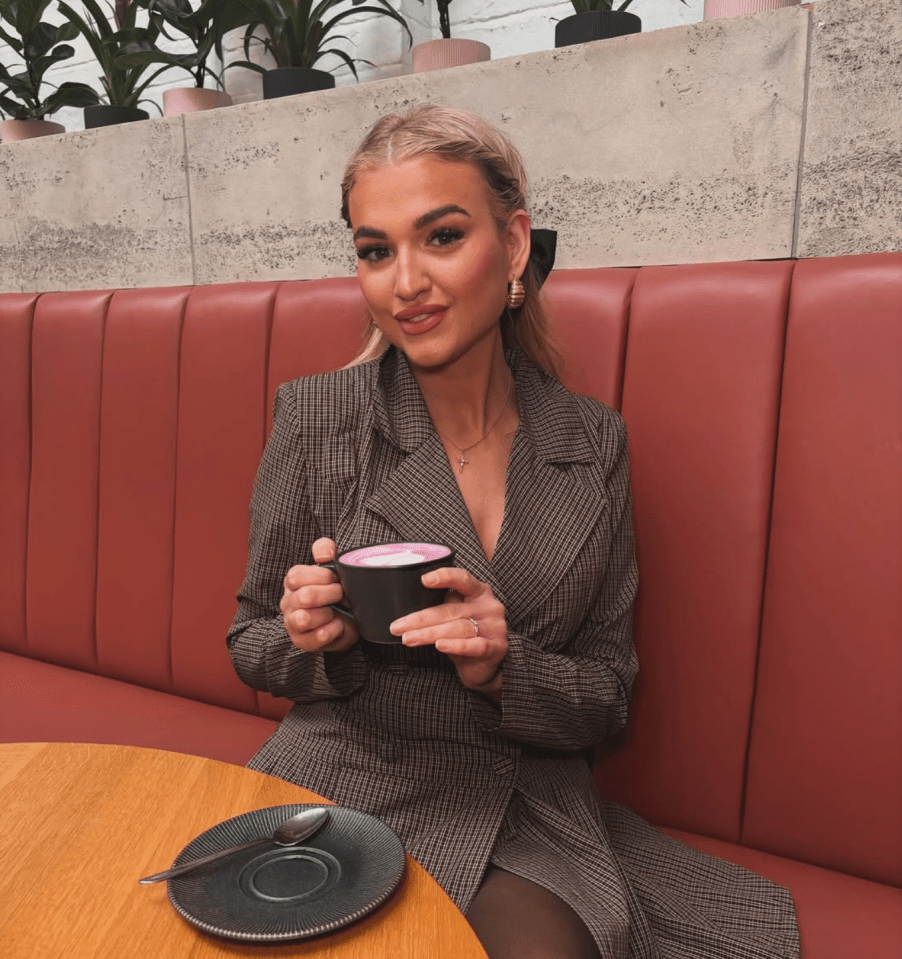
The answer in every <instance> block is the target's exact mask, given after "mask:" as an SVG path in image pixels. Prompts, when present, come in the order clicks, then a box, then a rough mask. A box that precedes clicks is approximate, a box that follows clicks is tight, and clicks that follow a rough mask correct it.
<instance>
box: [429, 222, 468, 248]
mask: <svg viewBox="0 0 902 959" xmlns="http://www.w3.org/2000/svg"><path fill="white" fill-rule="evenodd" d="M463 235H464V234H463V230H458V229H456V228H455V227H451V226H443V227H440V228H439V229H438V230H436V231H435V232H434V233H433V234H432V235H431V236H430V237H429V242H430V243H434V244H435V245H436V246H448V245H449V244H450V243H454V242H455V241H456V240H462V239H463Z"/></svg>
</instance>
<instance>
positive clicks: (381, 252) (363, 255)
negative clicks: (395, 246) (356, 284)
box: [357, 246, 389, 263]
mask: <svg viewBox="0 0 902 959" xmlns="http://www.w3.org/2000/svg"><path fill="white" fill-rule="evenodd" d="M388 255H389V250H388V247H387V246H360V247H357V259H358V260H369V261H370V262H371V263H376V262H378V261H379V260H384V259H385V258H386V257H387V256H388Z"/></svg>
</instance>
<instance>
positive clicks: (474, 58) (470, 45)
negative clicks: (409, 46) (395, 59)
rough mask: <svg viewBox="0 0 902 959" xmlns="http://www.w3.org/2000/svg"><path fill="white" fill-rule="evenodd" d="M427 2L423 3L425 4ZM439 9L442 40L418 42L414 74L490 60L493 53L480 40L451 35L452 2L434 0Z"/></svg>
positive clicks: (415, 51) (414, 58) (414, 53)
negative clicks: (450, 8) (450, 10)
mask: <svg viewBox="0 0 902 959" xmlns="http://www.w3.org/2000/svg"><path fill="white" fill-rule="evenodd" d="M424 2H425V0H420V3H424ZM435 4H436V6H437V7H438V22H439V29H440V30H441V33H442V37H441V39H440V40H426V41H425V43H418V44H417V45H416V46H415V47H414V48H413V51H412V56H413V72H414V73H425V72H426V71H427V70H442V69H444V68H445V67H460V66H463V65H464V64H466V63H480V62H482V61H484V60H491V58H492V51H491V50H490V49H489V47H488V45H487V44H485V43H481V42H480V41H479V40H464V39H461V38H459V37H452V36H451V16H450V13H449V11H448V7H450V6H451V0H435Z"/></svg>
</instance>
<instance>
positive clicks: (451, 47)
mask: <svg viewBox="0 0 902 959" xmlns="http://www.w3.org/2000/svg"><path fill="white" fill-rule="evenodd" d="M412 55H413V72H414V73H426V72H427V71H428V70H444V69H445V67H462V66H463V65H464V64H467V63H482V62H484V61H485V60H491V59H492V51H491V50H490V49H489V47H488V46H487V45H486V44H484V43H480V42H479V41H478V40H458V39H457V38H456V37H451V38H449V39H445V38H442V39H441V40H427V41H426V42H425V43H418V44H417V45H416V46H415V47H414V48H413V53H412Z"/></svg>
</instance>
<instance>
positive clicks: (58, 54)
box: [0, 0, 99, 120]
mask: <svg viewBox="0 0 902 959" xmlns="http://www.w3.org/2000/svg"><path fill="white" fill-rule="evenodd" d="M49 4H50V0H0V37H2V39H3V40H5V41H6V43H7V44H8V45H9V46H10V47H11V48H12V50H13V51H14V52H15V53H16V54H17V55H18V56H19V57H20V58H21V60H22V63H23V66H24V68H25V69H24V70H22V71H21V72H18V73H11V72H10V70H9V68H8V67H6V66H4V65H2V64H0V90H2V95H0V110H2V112H3V113H4V114H7V115H9V116H10V117H12V119H14V120H41V119H43V118H44V117H45V116H49V115H50V114H52V113H56V111H57V110H60V109H62V108H63V107H87V106H91V105H92V104H94V103H97V101H98V100H99V97H98V95H97V92H96V91H95V90H92V89H91V87H89V86H88V85H87V84H86V83H72V82H68V81H67V82H66V83H61V84H60V85H59V86H58V87H55V88H54V91H53V93H50V94H49V95H48V96H47V97H43V98H42V96H41V93H42V87H43V86H44V85H45V84H46V85H47V86H51V87H52V86H53V84H48V83H47V81H45V80H44V74H45V73H46V72H47V70H48V69H49V68H50V67H51V66H52V65H53V64H54V63H58V62H59V61H60V60H68V59H69V58H70V57H71V56H73V55H74V54H75V49H74V48H73V47H71V46H70V45H69V44H68V43H66V42H65V41H66V40H73V39H74V38H75V37H76V36H77V31H76V30H75V29H74V27H72V25H71V24H68V23H64V24H63V25H62V26H53V25H51V24H49V23H42V22H41V17H42V16H43V14H44V11H45V10H46V9H47V7H48V6H49ZM7 28H8V29H7Z"/></svg>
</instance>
